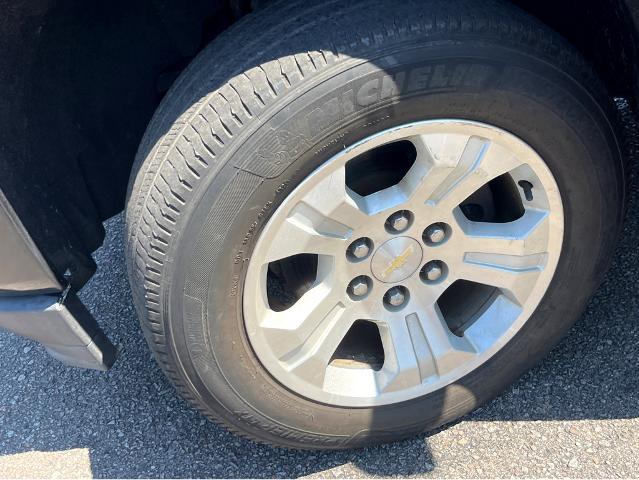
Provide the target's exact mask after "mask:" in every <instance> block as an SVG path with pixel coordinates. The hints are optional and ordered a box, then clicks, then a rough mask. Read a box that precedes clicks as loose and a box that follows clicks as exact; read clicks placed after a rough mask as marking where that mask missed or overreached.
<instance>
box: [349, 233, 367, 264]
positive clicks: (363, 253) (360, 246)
mask: <svg viewBox="0 0 639 480" xmlns="http://www.w3.org/2000/svg"><path fill="white" fill-rule="evenodd" d="M372 252H373V241H372V240H371V239H370V238H367V237H362V238H358V239H357V240H354V241H353V242H352V243H351V244H350V245H349V246H348V249H346V258H347V259H348V260H349V261H351V262H361V261H362V260H366V259H367V258H368V257H370V255H371V253H372Z"/></svg>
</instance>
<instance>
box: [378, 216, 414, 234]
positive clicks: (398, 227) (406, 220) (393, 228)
mask: <svg viewBox="0 0 639 480" xmlns="http://www.w3.org/2000/svg"><path fill="white" fill-rule="evenodd" d="M413 219H414V216H413V214H412V213H411V212H409V211H408V210H398V211H397V212H395V213H393V214H392V215H391V216H390V217H388V218H387V219H386V222H385V223H384V228H385V229H386V231H387V232H388V233H390V234H393V235H394V234H397V233H402V232H405V231H406V230H408V228H409V227H410V226H411V225H412V224H413Z"/></svg>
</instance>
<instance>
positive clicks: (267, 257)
mask: <svg viewBox="0 0 639 480" xmlns="http://www.w3.org/2000/svg"><path fill="white" fill-rule="evenodd" d="M404 140H407V141H409V142H411V143H412V145H413V146H414V149H415V152H416V158H415V161H414V163H413V164H412V166H411V167H410V169H409V170H408V171H407V173H406V174H405V176H404V177H403V178H402V180H401V181H399V183H397V184H396V185H393V186H390V187H387V188H385V189H383V190H380V191H377V192H375V193H372V194H370V195H366V196H361V195H358V194H356V193H355V192H353V191H352V190H351V189H350V188H349V187H348V186H347V185H346V165H347V163H348V162H349V161H350V160H352V159H353V158H355V157H357V156H358V155H361V154H362V153H364V152H367V151H369V150H371V149H374V148H377V147H379V146H381V145H385V144H389V143H391V142H397V141H404ZM504 174H508V175H509V177H510V178H511V179H512V180H513V182H514V184H516V185H519V186H521V187H518V188H517V189H516V190H517V192H518V193H519V195H520V199H521V204H522V206H523V210H522V211H523V214H522V215H521V216H520V217H519V218H517V219H515V220H512V221H507V222H505V223H495V222H478V221H472V220H469V219H468V218H467V215H465V214H464V213H463V212H462V209H461V207H460V204H461V203H462V202H464V201H465V200H466V199H468V197H470V196H471V194H473V193H474V192H476V191H478V190H479V189H480V188H481V187H483V186H484V185H486V184H487V183H488V182H490V181H491V180H493V179H495V178H497V177H500V176H502V175H504ZM526 186H532V192H534V196H533V195H528V193H529V192H527V191H526V188H525V187H526ZM514 201H515V200H514ZM398 211H406V212H410V213H409V214H407V215H408V217H409V218H408V219H407V221H404V222H401V221H400V222H398V223H396V225H399V226H400V227H405V229H404V230H403V231H401V232H394V231H393V230H392V228H391V230H390V231H389V223H388V219H389V215H391V214H393V213H394V212H398ZM433 225H435V227H439V226H441V227H442V228H441V229H440V230H437V228H435V227H433ZM563 225H564V221H563V208H562V203H561V198H560V194H559V190H558V187H557V184H556V182H555V180H554V178H553V176H552V174H551V172H550V170H549V169H548V167H547V166H546V164H545V163H544V161H543V160H542V159H541V158H540V157H539V155H538V154H537V153H536V152H535V151H534V150H533V149H532V148H531V147H530V146H528V145H527V144H526V143H524V142H523V141H522V140H520V139H518V138H517V137H515V136H514V135H512V134H510V133H508V132H505V131H503V130H501V129H498V128H496V127H493V126H490V125H486V124H481V123H478V122H471V121H465V120H450V119H444V120H433V121H424V122H417V123H411V124H406V125H402V126H399V127H396V128H392V129H389V130H385V131H383V132H380V133H378V134H376V135H373V136H371V137H368V138H366V139H364V140H362V141H361V142H359V143H357V144H355V145H353V146H351V147H349V148H347V149H345V150H344V151H343V152H341V153H340V154H338V155H336V156H334V157H333V158H331V159H329V160H328V161H327V162H325V163H324V164H323V165H322V166H321V167H319V168H318V169H317V170H315V171H314V172H313V173H312V174H311V175H309V176H308V177H307V178H306V179H305V180H304V181H303V182H302V183H301V184H300V185H299V186H298V187H297V188H295V189H294V191H293V192H292V193H291V194H290V195H288V197H287V198H286V199H285V200H284V201H283V202H282V204H281V205H280V206H279V207H278V208H277V209H276V211H275V212H274V213H273V215H272V217H271V218H270V219H269V221H268V222H267V224H266V225H265V227H264V229H263V231H262V232H261V234H260V237H259V239H258V240H257V242H256V245H255V249H254V252H253V254H252V256H251V259H250V262H249V265H248V270H247V275H246V280H245V285H244V293H243V308H244V312H243V313H244V322H245V327H246V331H247V335H248V338H249V340H250V343H251V346H252V348H253V350H254V352H255V354H256V355H257V357H258V359H259V361H260V362H261V363H262V365H263V366H264V367H265V368H266V370H267V371H268V372H269V373H270V374H271V375H272V376H273V377H275V378H276V379H277V380H278V381H279V382H280V383H281V384H283V385H284V386H285V387H287V388H288V389H290V390H292V391H293V392H296V393H297V394H299V395H302V396H304V397H307V398H309V399H313V400H316V401H319V402H322V403H326V404H330V405H338V406H346V407H363V406H375V405H386V404H391V403H397V402H401V401H406V400H410V399H412V398H416V397H419V396H422V395H425V394H428V393H430V392H433V391H435V390H438V389H440V388H442V387H444V386H446V385H448V384H450V383H452V382H454V381H456V380H458V379H460V378H461V377H463V376H465V375H466V374H468V373H470V372H471V371H473V370H475V369H477V368H478V367H479V366H480V365H482V364H483V363H484V362H486V361H487V360H488V359H489V358H490V357H491V356H493V355H494V354H495V353H496V352H497V351H499V350H500V349H501V348H502V347H503V346H504V345H505V344H506V343H508V341H510V340H511V339H512V338H513V336H514V335H515V334H516V333H517V332H518V331H519V330H520V329H521V328H522V326H523V325H524V324H525V323H526V321H527V320H528V319H529V318H530V316H531V315H532V313H533V312H534V310H535V309H536V307H537V305H538V304H539V302H540V300H541V298H542V297H543V295H544V293H545V292H546V290H547V288H548V286H549V284H550V281H551V279H552V277H553V275H554V272H555V269H556V266H557V262H558V260H559V255H560V252H561V246H562V239H563ZM429 226H430V227H431V230H429V232H428V235H430V234H431V233H432V232H434V233H433V234H432V235H431V236H428V235H426V236H424V235H425V230H426V229H427V228H428V227H429ZM430 238H433V239H435V240H437V241H436V242H430V241H429V239H430ZM356 239H367V241H369V242H370V244H369V246H370V247H371V248H370V249H369V251H368V253H366V254H365V255H363V257H364V258H361V259H360V258H355V257H353V255H352V249H351V250H349V246H350V245H351V244H352V242H353V241H354V240H356ZM360 246H361V245H360ZM361 250H362V251H363V252H366V250H367V248H364V247H362V248H361ZM362 251H359V250H358V251H357V253H358V254H360V255H361V253H362ZM299 254H312V255H316V257H314V258H316V265H317V271H316V272H315V275H316V278H315V280H314V281H313V282H312V284H311V285H310V287H309V288H308V289H307V290H306V291H305V293H303V294H302V295H301V297H300V298H299V299H297V301H296V302H295V303H294V304H292V305H291V306H289V307H288V308H286V309H283V310H279V309H274V308H272V306H271V303H270V301H269V291H268V288H267V277H268V271H269V264H271V262H277V261H281V260H282V259H285V258H289V257H292V256H294V255H299ZM359 278H362V279H364V280H363V282H364V283H361V282H360V281H359V280H357V279H359ZM431 278H432V280H431ZM357 282H360V283H357ZM464 282H472V285H473V288H475V287H474V285H478V286H479V287H477V288H478V289H479V288H480V287H481V288H483V287H482V286H486V287H489V288H491V289H492V290H490V291H491V292H493V293H491V294H490V299H489V300H487V301H485V302H484V304H482V307H481V308H479V309H478V310H477V311H476V312H474V313H473V319H472V321H470V322H467V324H466V326H465V327H464V329H463V332H456V333H453V332H452V331H451V327H450V323H449V322H448V317H447V316H446V317H445V316H444V314H443V303H442V299H443V297H442V295H443V294H444V292H447V291H452V289H453V288H455V287H453V285H461V284H462V283H464ZM470 284H471V283H468V285H470ZM349 285H350V286H349ZM393 287H398V288H399V289H400V290H399V293H398V290H394V291H390V290H392V289H393ZM449 288H450V289H451V290H448V289H449ZM353 289H355V290H356V292H357V295H356V294H354V291H353ZM362 292H364V293H362ZM468 298H470V296H469V297H468ZM465 300H467V299H466V297H463V298H459V303H460V305H462V306H463V305H464V303H463V302H464V301H465ZM398 302H400V304H399V306H397V305H395V304H397V303H398ZM447 302H448V303H450V302H449V301H448V300H447ZM463 308H465V307H463ZM463 308H462V311H463ZM357 321H366V322H369V323H373V324H375V325H376V326H377V328H378V332H379V338H380V340H381V345H382V347H383V364H382V365H377V366H375V367H373V366H366V365H362V364H359V363H355V364H348V362H346V363H344V362H340V361H336V360H335V358H334V355H335V352H336V351H337V349H338V347H339V346H340V344H341V343H342V341H343V340H344V338H345V336H346V335H347V333H348V332H349V330H350V329H351V328H352V327H353V325H354V324H355V322H357Z"/></svg>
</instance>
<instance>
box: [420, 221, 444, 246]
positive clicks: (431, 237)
mask: <svg viewBox="0 0 639 480" xmlns="http://www.w3.org/2000/svg"><path fill="white" fill-rule="evenodd" d="M445 238H446V227H445V226H444V225H443V224H441V223H433V224H432V225H430V226H428V227H426V230H424V241H425V242H426V243H427V244H431V245H436V244H438V243H442V242H443V241H444V239H445Z"/></svg>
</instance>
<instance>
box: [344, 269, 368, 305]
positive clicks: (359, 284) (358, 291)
mask: <svg viewBox="0 0 639 480" xmlns="http://www.w3.org/2000/svg"><path fill="white" fill-rule="evenodd" d="M372 289H373V280H372V279H371V278H370V277H368V276H366V275H359V276H357V277H355V278H354V279H353V280H351V281H350V283H349V284H348V287H346V293H347V294H348V296H349V297H350V299H351V300H354V301H359V300H364V299H365V298H366V297H367V296H368V294H369V293H370V292H371V290H372Z"/></svg>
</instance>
